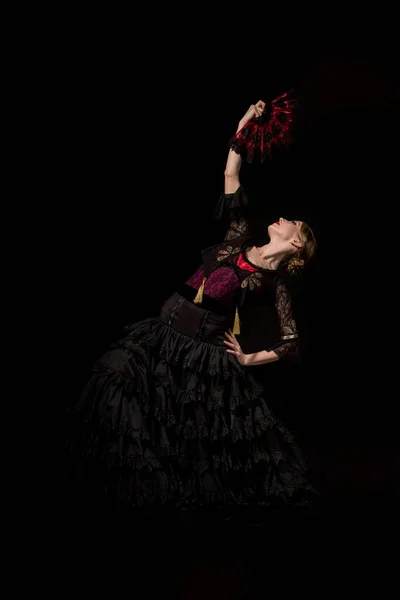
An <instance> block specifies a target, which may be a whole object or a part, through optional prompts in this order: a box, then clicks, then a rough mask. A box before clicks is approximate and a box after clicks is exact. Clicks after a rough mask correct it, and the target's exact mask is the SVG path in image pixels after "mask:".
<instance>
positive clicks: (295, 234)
mask: <svg viewBox="0 0 400 600" xmlns="http://www.w3.org/2000/svg"><path fill="white" fill-rule="evenodd" d="M301 225H302V222H301V221H288V220H287V219H283V218H280V219H279V221H276V223H273V224H272V225H270V226H269V227H268V234H269V237H270V238H271V239H272V238H278V239H280V240H281V241H285V242H290V243H291V244H292V245H293V246H295V247H296V248H300V247H301V235H300V228H301Z"/></svg>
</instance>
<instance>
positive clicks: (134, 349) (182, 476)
mask: <svg viewBox="0 0 400 600" xmlns="http://www.w3.org/2000/svg"><path fill="white" fill-rule="evenodd" d="M265 111H266V105H265V103H264V102H262V101H260V102H258V103H257V104H256V105H252V106H251V107H250V108H249V110H248V111H247V113H246V114H245V116H244V117H243V119H242V120H241V121H240V123H239V128H238V132H237V135H236V136H235V138H234V140H233V141H232V144H231V149H230V151H229V155H228V160H227V164H226V170H225V193H224V194H223V196H222V197H221V200H220V203H219V205H218V207H217V213H216V214H217V216H218V217H222V216H223V215H230V224H229V227H228V230H227V232H226V236H225V239H224V240H223V241H222V242H221V243H219V244H217V245H215V246H212V247H210V248H207V249H206V250H204V251H203V264H202V266H201V267H200V269H199V270H198V271H197V272H196V273H195V274H194V275H193V276H192V277H191V278H190V279H189V280H188V281H187V282H186V284H185V285H184V286H183V288H182V289H181V290H179V293H178V292H177V293H175V294H174V295H173V296H172V297H171V298H169V299H168V300H167V301H166V302H165V304H164V306H163V307H162V309H161V313H160V315H159V316H158V318H150V319H147V320H144V321H141V322H139V323H135V324H133V325H131V326H128V327H127V328H126V329H125V336H124V337H123V338H122V339H121V340H119V341H118V342H116V343H115V344H113V346H112V347H111V348H110V350H109V351H108V352H107V353H106V354H105V355H104V356H102V357H101V358H100V359H99V360H98V361H97V363H96V365H95V366H94V369H93V374H92V376H91V378H90V380H89V382H88V383H87V385H86V388H85V390H84V391H83V394H82V396H81V399H80V401H79V403H78V405H77V407H76V409H75V410H74V421H75V424H74V432H75V435H76V439H75V451H76V457H78V456H79V457H81V456H82V454H83V456H84V458H85V460H83V461H82V460H80V459H79V460H78V459H77V461H76V463H75V465H74V471H75V475H76V474H77V473H78V472H79V474H80V477H81V485H82V488H81V492H82V493H83V497H86V498H87V499H88V498H90V501H93V500H96V501H98V500H100V499H102V498H104V499H106V502H107V504H108V505H111V506H113V507H117V508H121V507H124V506H125V507H128V508H130V507H139V506H149V505H151V506H160V505H162V506H171V507H174V508H176V507H178V508H188V507H199V506H224V507H229V506H232V507H234V506H238V505H251V506H254V505H257V506H271V505H280V504H281V503H282V504H291V503H295V502H297V501H301V500H302V499H303V497H304V494H303V492H305V491H307V490H308V489H309V487H310V486H309V485H308V483H307V481H306V479H305V478H304V470H305V465H304V462H303V459H302V457H301V454H300V452H299V450H298V449H297V447H296V445H295V444H294V441H293V439H292V436H291V435H290V434H289V432H288V431H287V430H286V429H285V427H284V426H283V425H282V424H281V423H280V422H279V421H278V420H277V419H276V418H275V417H274V415H273V414H272V413H271V411H270V410H269V408H268V406H267V402H268V398H267V397H265V395H264V392H263V390H262V389H261V387H260V386H259V385H257V384H256V383H255V382H254V380H253V377H252V375H251V374H250V373H249V371H248V367H249V366H254V365H261V364H266V363H270V362H274V361H277V360H282V359H295V358H296V356H297V353H298V349H297V345H298V340H297V337H298V336H297V331H296V325H295V322H294V319H293V315H292V311H291V303H290V297H289V294H288V291H287V289H286V286H285V284H284V283H283V281H282V279H281V277H280V271H281V269H282V267H283V266H284V267H285V269H286V270H287V271H288V272H294V271H296V270H297V269H298V268H299V267H301V266H302V265H304V263H305V262H306V261H307V260H308V259H309V258H310V257H311V256H312V254H313V253H314V250H315V240H314V236H313V234H312V232H311V230H310V229H309V227H308V226H307V225H306V224H305V223H302V222H301V221H287V220H286V219H283V218H281V219H279V221H277V222H276V223H274V224H272V225H271V226H270V227H269V229H268V233H269V238H270V239H269V242H268V243H267V244H265V245H264V246H262V247H256V246H254V245H253V244H252V237H251V232H250V231H249V225H248V223H247V221H246V219H245V218H244V217H243V214H244V209H245V207H246V205H247V197H246V194H245V192H244V190H243V188H242V186H241V185H240V181H239V172H240V167H241V161H242V158H241V156H240V152H241V149H242V148H243V146H245V145H246V144H243V140H244V139H245V135H244V134H245V132H246V131H250V133H251V136H253V137H252V139H253V141H254V135H253V134H254V128H255V127H257V123H262V121H261V119H262V117H263V114H264V112H265ZM272 116H273V118H275V117H274V114H273V111H272ZM268 122H269V123H270V121H268ZM260 127H261V125H260ZM263 127H264V126H263ZM264 131H265V127H264ZM276 140H278V143H279V142H280V141H282V137H281V138H279V135H278V137H275V141H276ZM238 141H239V142H240V143H238ZM272 141H274V140H272ZM252 147H253V149H254V144H253V145H252ZM257 306H263V307H264V309H265V311H264V313H263V314H264V317H265V318H264V319H263V320H264V325H265V323H267V324H268V329H267V333H266V336H267V338H266V339H265V346H264V348H265V349H262V350H260V351H258V352H255V353H247V354H245V353H244V352H243V350H242V348H241V346H240V343H239V340H238V337H237V336H238V335H239V334H240V318H241V314H242V315H246V314H247V316H248V315H251V314H252V312H253V309H255V308H256V307H257ZM247 318H248V317H247ZM256 325H257V324H256ZM239 339H240V338H239Z"/></svg>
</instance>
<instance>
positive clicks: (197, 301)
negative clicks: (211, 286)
mask: <svg viewBox="0 0 400 600" xmlns="http://www.w3.org/2000/svg"><path fill="white" fill-rule="evenodd" d="M206 279H207V277H203V281H202V282H201V285H200V287H199V289H198V290H197V294H196V297H195V299H194V300H193V302H194V303H195V304H201V303H202V302H203V292H204V284H205V282H206Z"/></svg>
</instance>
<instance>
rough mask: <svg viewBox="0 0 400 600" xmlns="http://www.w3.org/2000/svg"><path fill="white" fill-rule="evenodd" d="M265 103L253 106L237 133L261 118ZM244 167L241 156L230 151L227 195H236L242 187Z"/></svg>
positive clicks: (226, 185)
mask: <svg viewBox="0 0 400 600" xmlns="http://www.w3.org/2000/svg"><path fill="white" fill-rule="evenodd" d="M264 108H265V102H263V101H262V100H259V101H258V102H257V104H252V105H251V106H250V108H249V110H248V111H247V112H246V114H245V115H244V117H243V118H242V119H241V120H240V121H239V125H238V128H237V130H236V133H237V132H238V131H240V130H241V129H243V127H244V126H245V125H246V124H247V123H248V122H249V121H251V120H252V119H254V118H255V117H261V115H262V114H263V112H264ZM241 166H242V159H241V156H240V154H238V153H236V152H235V151H234V150H232V149H231V150H229V154H228V160H227V161H226V167H225V194H234V193H235V192H236V190H237V189H238V187H239V186H240V180H239V172H240V167H241Z"/></svg>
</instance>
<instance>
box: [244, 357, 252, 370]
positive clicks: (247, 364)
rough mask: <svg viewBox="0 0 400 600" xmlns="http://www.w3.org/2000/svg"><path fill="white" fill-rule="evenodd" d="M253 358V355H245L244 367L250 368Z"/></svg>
mask: <svg viewBox="0 0 400 600" xmlns="http://www.w3.org/2000/svg"><path fill="white" fill-rule="evenodd" d="M251 357H252V354H244V355H243V366H244V367H249V366H250V365H251Z"/></svg>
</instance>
